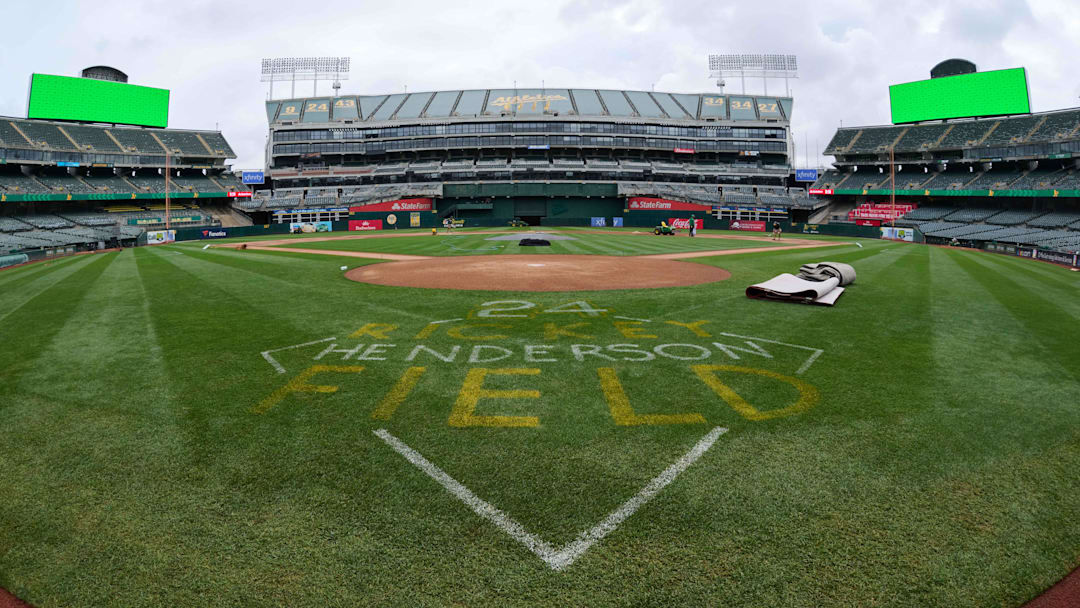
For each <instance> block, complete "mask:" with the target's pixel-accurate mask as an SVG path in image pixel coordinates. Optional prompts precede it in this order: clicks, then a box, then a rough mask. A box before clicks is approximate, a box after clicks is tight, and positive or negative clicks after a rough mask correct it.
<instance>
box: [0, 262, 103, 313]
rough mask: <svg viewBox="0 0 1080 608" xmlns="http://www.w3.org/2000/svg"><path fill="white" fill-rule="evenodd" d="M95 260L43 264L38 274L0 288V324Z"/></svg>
mask: <svg viewBox="0 0 1080 608" xmlns="http://www.w3.org/2000/svg"><path fill="white" fill-rule="evenodd" d="M70 259H75V258H74V257H73V258H69V260H70ZM93 259H94V258H93V257H92V256H80V257H79V258H78V259H77V261H75V262H69V263H67V264H54V265H48V266H46V265H45V264H42V265H41V266H42V267H43V268H40V269H38V270H37V271H36V272H33V273H29V274H24V275H22V276H20V277H18V278H17V279H15V280H13V281H10V282H9V283H7V284H6V285H3V286H2V287H0V324H2V323H3V320H4V317H5V316H6V315H7V314H9V313H11V312H12V311H14V310H16V309H18V308H19V307H20V306H22V305H23V304H25V303H26V302H28V301H30V300H31V299H33V298H34V296H36V295H37V294H39V293H41V292H42V291H44V290H46V289H48V288H49V287H51V286H52V285H55V284H56V283H58V282H60V281H62V280H64V279H65V278H66V277H67V276H68V275H70V274H71V273H73V272H75V270H76V269H78V268H81V267H82V266H85V265H86V264H89V263H90V261H91V260H93Z"/></svg>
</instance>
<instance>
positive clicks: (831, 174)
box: [810, 169, 847, 189]
mask: <svg viewBox="0 0 1080 608" xmlns="http://www.w3.org/2000/svg"><path fill="white" fill-rule="evenodd" d="M845 177H847V174H846V173H841V172H839V171H834V170H832V169H829V170H828V171H826V172H825V173H822V174H821V175H819V176H818V178H817V181H816V182H814V185H813V186H810V187H811V188H815V189H817V188H837V187H839V184H840V182H841V181H843V179H844V178H845Z"/></svg>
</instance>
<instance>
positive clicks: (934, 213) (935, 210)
mask: <svg viewBox="0 0 1080 608" xmlns="http://www.w3.org/2000/svg"><path fill="white" fill-rule="evenodd" d="M954 211H956V207H940V206H927V207H919V208H918V209H915V210H913V211H911V212H909V213H907V214H905V215H904V219H907V220H920V221H923V220H940V219H941V218H943V217H945V216H946V215H949V214H950V213H952V212H954Z"/></svg>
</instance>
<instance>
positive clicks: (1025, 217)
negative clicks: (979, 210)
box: [986, 209, 1044, 226]
mask: <svg viewBox="0 0 1080 608" xmlns="http://www.w3.org/2000/svg"><path fill="white" fill-rule="evenodd" d="M1043 213H1044V212H1042V211H1020V210H1017V209H1009V210H1007V211H1002V212H1000V213H997V214H995V215H992V216H990V217H988V218H986V223H987V224H997V225H999V226H1015V225H1017V224H1026V223H1028V222H1030V221H1031V220H1034V219H1035V218H1037V217H1039V216H1041V215H1043Z"/></svg>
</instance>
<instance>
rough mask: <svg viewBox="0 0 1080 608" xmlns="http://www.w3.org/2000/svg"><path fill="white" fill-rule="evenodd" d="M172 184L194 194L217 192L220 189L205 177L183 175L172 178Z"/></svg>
mask: <svg viewBox="0 0 1080 608" xmlns="http://www.w3.org/2000/svg"><path fill="white" fill-rule="evenodd" d="M172 182H173V183H174V184H176V185H177V186H180V187H181V188H186V189H188V190H191V191H192V192H216V191H217V190H218V187H217V186H215V185H214V182H212V181H210V179H209V178H207V177H206V176H205V175H181V176H177V177H174V178H172Z"/></svg>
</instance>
